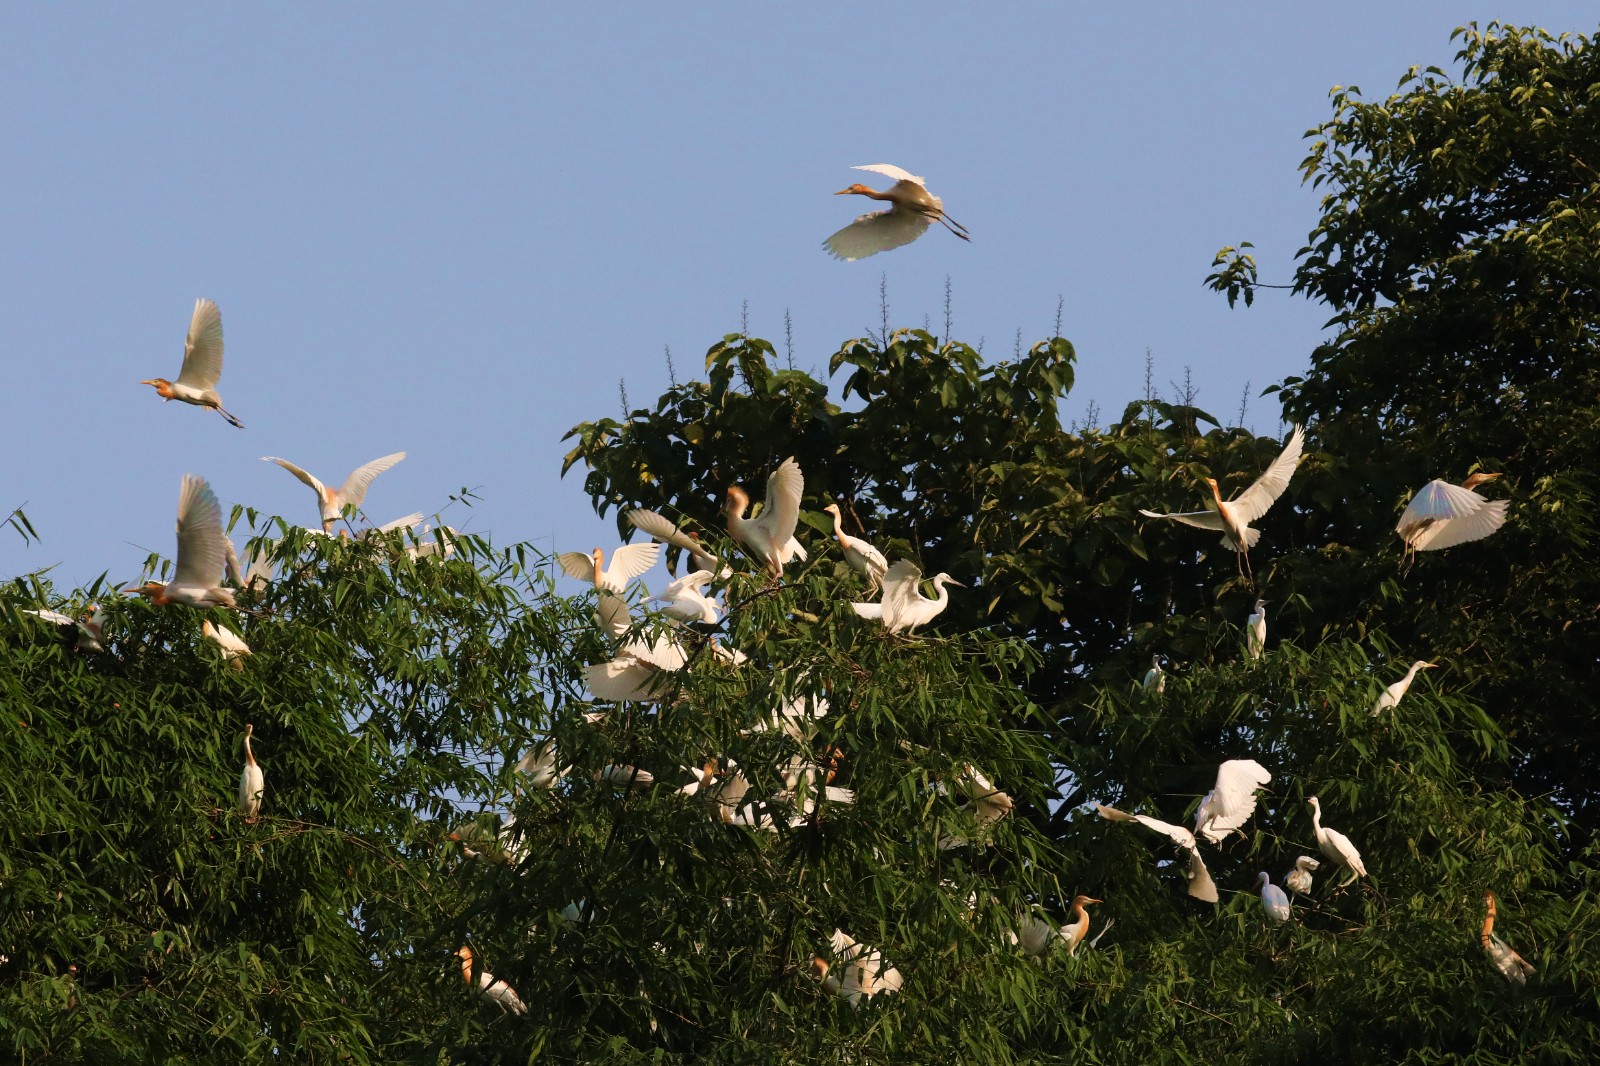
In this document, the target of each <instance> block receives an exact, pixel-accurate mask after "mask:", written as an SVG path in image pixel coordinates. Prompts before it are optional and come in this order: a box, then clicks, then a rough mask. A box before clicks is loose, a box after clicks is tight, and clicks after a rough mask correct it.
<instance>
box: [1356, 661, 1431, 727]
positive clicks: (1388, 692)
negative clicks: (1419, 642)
mask: <svg viewBox="0 0 1600 1066" xmlns="http://www.w3.org/2000/svg"><path fill="white" fill-rule="evenodd" d="M1437 665H1438V664H1437V663H1429V662H1423V661H1422V660H1421V659H1418V660H1417V661H1416V662H1414V663H1412V664H1411V669H1409V670H1407V671H1406V676H1405V677H1402V678H1401V679H1400V680H1399V681H1396V682H1395V683H1394V684H1392V685H1390V686H1389V687H1388V688H1386V689H1384V690H1383V692H1381V693H1380V694H1379V695H1378V700H1377V702H1376V703H1374V704H1373V705H1372V713H1373V714H1377V713H1379V712H1380V711H1383V710H1386V709H1388V708H1390V707H1393V706H1395V705H1396V704H1398V703H1399V702H1400V697H1401V696H1404V695H1405V694H1406V690H1407V689H1409V688H1410V687H1411V682H1412V680H1413V679H1414V678H1415V677H1416V676H1417V671H1418V670H1432V669H1433V668H1434V667H1435V666H1437Z"/></svg>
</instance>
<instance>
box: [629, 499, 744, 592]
mask: <svg viewBox="0 0 1600 1066" xmlns="http://www.w3.org/2000/svg"><path fill="white" fill-rule="evenodd" d="M628 522H629V523H630V524H631V525H632V526H633V528H634V529H637V530H638V531H639V532H641V533H643V534H645V535H646V536H650V537H654V538H655V539H656V540H659V541H660V542H661V543H663V544H670V545H671V546H672V547H674V548H677V549H679V550H681V551H686V552H688V553H689V565H690V566H692V567H694V569H696V570H709V571H711V572H712V573H713V574H715V575H717V580H719V581H720V580H726V579H727V578H729V577H732V576H733V571H732V570H729V569H728V568H727V567H725V566H723V565H722V563H721V562H720V561H719V560H718V559H717V557H716V556H715V555H712V554H711V553H710V552H708V551H706V549H705V545H703V544H701V543H700V536H699V534H697V533H689V532H686V531H685V530H683V529H681V528H679V527H678V526H677V525H675V524H674V523H673V522H672V521H671V520H669V519H667V518H665V517H663V516H662V515H660V514H658V513H657V512H655V511H651V510H647V509H646V508H643V507H635V508H634V509H633V510H631V511H629V512H628Z"/></svg>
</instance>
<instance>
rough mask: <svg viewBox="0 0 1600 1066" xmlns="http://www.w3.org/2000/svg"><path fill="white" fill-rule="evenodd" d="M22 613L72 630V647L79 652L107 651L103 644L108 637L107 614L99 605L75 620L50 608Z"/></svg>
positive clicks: (91, 605) (91, 606)
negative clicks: (106, 630)
mask: <svg viewBox="0 0 1600 1066" xmlns="http://www.w3.org/2000/svg"><path fill="white" fill-rule="evenodd" d="M22 613H23V614H31V615H33V616H34V617H35V618H40V619H43V620H44V621H46V622H49V623H51V624H52V625H57V626H60V627H62V628H63V629H71V630H72V646H73V647H74V648H76V649H77V650H78V651H105V650H106V649H105V645H104V644H103V643H102V641H104V640H105V635H106V633H105V623H106V612H105V609H104V608H103V607H101V606H100V605H99V604H97V603H91V604H90V605H89V608H88V609H87V610H86V611H84V612H83V617H81V618H73V617H72V616H71V615H66V614H62V613H61V612H60V611H52V610H50V609H48V608H46V609H45V610H42V611H23V612H22Z"/></svg>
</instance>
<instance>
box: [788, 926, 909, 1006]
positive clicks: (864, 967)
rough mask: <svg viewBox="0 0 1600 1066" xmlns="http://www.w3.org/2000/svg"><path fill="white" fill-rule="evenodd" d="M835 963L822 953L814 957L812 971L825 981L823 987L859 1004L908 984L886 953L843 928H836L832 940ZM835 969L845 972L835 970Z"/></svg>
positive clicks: (841, 997) (856, 1004) (843, 998)
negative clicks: (830, 961) (885, 957)
mask: <svg viewBox="0 0 1600 1066" xmlns="http://www.w3.org/2000/svg"><path fill="white" fill-rule="evenodd" d="M829 943H830V947H831V949H832V955H833V962H832V963H831V964H830V963H829V962H828V960H827V959H824V958H823V957H822V956H820V955H818V956H816V957H815V958H813V959H812V960H811V972H812V973H814V974H816V976H817V977H818V978H820V979H821V981H822V987H823V988H825V989H827V990H828V991H829V992H832V993H833V994H834V995H836V996H838V997H839V998H840V999H842V1000H844V1001H845V1002H846V1003H848V1004H850V1005H851V1006H852V1007H859V1006H860V1005H861V1001H862V1000H864V999H870V998H872V997H873V996H876V995H878V994H880V993H889V992H898V991H900V988H901V986H902V985H904V984H905V978H904V977H902V976H901V975H900V971H899V970H897V969H895V968H894V967H893V966H889V965H888V964H887V963H886V962H885V961H884V958H883V953H882V952H881V951H879V950H878V949H877V948H873V947H868V946H867V945H865V944H862V943H860V942H859V941H857V940H856V939H855V938H854V937H852V936H850V935H849V934H847V933H845V932H844V931H843V930H842V929H835V930H834V931H833V937H832V938H831V940H830V942H829ZM835 969H837V970H838V971H840V972H842V975H843V976H840V973H835V972H832V971H834V970H835Z"/></svg>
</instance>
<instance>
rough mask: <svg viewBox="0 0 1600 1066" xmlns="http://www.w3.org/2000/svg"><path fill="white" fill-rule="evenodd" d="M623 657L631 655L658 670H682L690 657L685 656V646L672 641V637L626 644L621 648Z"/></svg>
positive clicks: (665, 636) (666, 636) (667, 636)
mask: <svg viewBox="0 0 1600 1066" xmlns="http://www.w3.org/2000/svg"><path fill="white" fill-rule="evenodd" d="M621 654H622V655H631V656H633V657H634V658H635V659H638V660H640V661H641V662H646V663H649V664H650V665H651V666H653V667H655V668H656V669H658V670H682V669H683V667H684V664H685V663H687V662H688V661H689V657H688V656H687V655H686V654H684V650H683V645H682V644H679V643H678V642H677V641H676V640H674V639H672V637H671V636H670V635H663V636H660V637H656V638H655V639H654V640H635V641H632V642H630V643H628V644H624V645H623V646H622V648H621Z"/></svg>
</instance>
